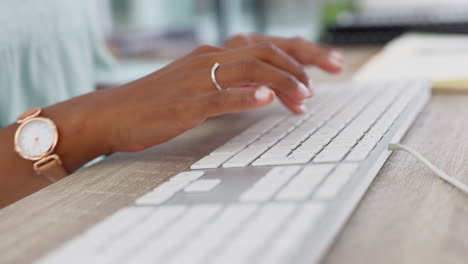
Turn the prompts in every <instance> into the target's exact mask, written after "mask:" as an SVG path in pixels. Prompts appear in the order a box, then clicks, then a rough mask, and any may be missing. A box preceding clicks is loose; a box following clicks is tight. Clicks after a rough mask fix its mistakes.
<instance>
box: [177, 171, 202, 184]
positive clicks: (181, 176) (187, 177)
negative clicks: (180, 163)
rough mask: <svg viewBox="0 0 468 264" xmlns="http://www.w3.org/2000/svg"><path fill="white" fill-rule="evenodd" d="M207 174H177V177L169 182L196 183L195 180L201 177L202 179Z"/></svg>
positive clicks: (190, 172) (193, 172) (185, 172)
mask: <svg viewBox="0 0 468 264" xmlns="http://www.w3.org/2000/svg"><path fill="white" fill-rule="evenodd" d="M204 174H205V172H204V171H200V170H199V171H184V172H181V173H179V174H177V175H176V176H174V177H172V178H171V179H169V181H171V182H175V181H184V182H185V181H189V182H191V181H194V180H198V179H199V178H200V177H202V176H203V175H204Z"/></svg>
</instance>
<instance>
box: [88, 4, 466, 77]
mask: <svg viewBox="0 0 468 264" xmlns="http://www.w3.org/2000/svg"><path fill="white" fill-rule="evenodd" d="M96 3H97V5H98V6H97V7H98V8H97V10H98V14H97V16H98V18H99V21H100V22H101V25H102V28H103V31H104V33H105V36H106V38H107V42H108V45H109V47H110V48H111V50H112V52H113V54H114V55H115V56H116V57H117V58H118V59H119V62H120V63H119V67H117V68H116V69H115V71H113V72H112V73H103V74H100V75H98V78H97V79H98V82H99V83H101V84H109V85H117V84H122V83H125V82H128V81H131V80H134V79H135V78H137V77H140V76H143V75H145V74H148V73H150V72H152V71H154V70H155V69H158V68H160V67H162V66H164V65H165V64H167V63H168V62H170V61H171V60H172V59H173V58H175V57H178V56H180V55H183V54H185V53H187V52H189V51H190V50H192V49H193V48H194V47H196V46H197V45H200V44H211V45H219V44H222V43H223V42H224V41H225V40H226V39H227V38H228V37H229V36H232V35H234V34H238V33H253V32H256V33H261V34H269V35H275V36H283V37H293V36H301V37H303V38H306V39H309V40H312V41H317V42H321V43H325V44H328V45H331V46H339V47H340V48H343V47H347V46H366V45H374V46H376V45H377V46H381V45H383V44H385V43H387V42H389V41H390V40H392V39H394V38H396V37H398V36H400V35H402V34H403V33H405V32H408V31H411V32H436V33H438V32H440V33H464V34H466V33H468V0H411V1H410V0H392V1H388V0H96Z"/></svg>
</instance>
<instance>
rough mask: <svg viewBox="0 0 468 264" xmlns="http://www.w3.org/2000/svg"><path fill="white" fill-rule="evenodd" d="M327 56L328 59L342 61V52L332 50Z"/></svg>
mask: <svg viewBox="0 0 468 264" xmlns="http://www.w3.org/2000/svg"><path fill="white" fill-rule="evenodd" d="M328 57H329V58H330V59H334V60H336V61H343V60H344V59H343V53H341V52H340V51H337V50H334V51H332V52H330V54H329V55H328Z"/></svg>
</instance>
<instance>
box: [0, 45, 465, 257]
mask: <svg viewBox="0 0 468 264" xmlns="http://www.w3.org/2000/svg"><path fill="white" fill-rule="evenodd" d="M374 51H375V50H372V49H364V50H362V49H358V50H351V51H348V53H347V54H348V60H349V61H351V62H352V64H350V66H349V67H348V68H349V70H348V74H349V73H350V72H352V71H353V69H356V67H357V66H358V65H359V64H360V63H361V62H362V60H363V59H364V58H366V57H368V56H369V54H371V53H372V52H374ZM346 75H347V74H345V75H344V76H343V77H346ZM315 76H316V78H318V79H321V78H323V77H322V75H321V74H316V75H315ZM343 77H342V78H343ZM264 112H265V111H256V112H254V113H249V114H247V113H243V114H235V115H228V116H224V117H221V118H215V119H212V120H209V121H208V122H207V123H205V124H204V125H202V126H200V127H198V128H196V129H195V130H193V131H191V132H190V133H187V134H185V135H183V136H181V137H178V138H177V139H175V140H173V141H171V142H169V143H166V144H163V145H160V146H157V147H154V148H152V149H149V150H147V151H144V152H140V153H131V154H120V153H119V154H115V155H113V156H111V157H110V158H109V159H107V160H106V161H104V162H102V163H100V164H98V165H95V166H92V167H90V168H87V169H83V170H81V171H79V172H77V173H75V174H74V175H72V176H70V177H68V178H66V179H64V180H62V181H60V182H58V183H56V184H54V185H52V186H49V187H48V188H46V189H44V190H42V191H40V192H37V193H36V194H34V195H31V196H29V197H27V198H25V199H23V200H21V201H19V202H17V203H15V204H13V205H11V206H9V207H7V208H5V209H3V210H0V263H29V262H31V261H33V260H35V259H37V258H38V257H40V256H41V255H44V254H46V253H47V252H49V251H50V250H53V249H54V248H55V247H57V246H59V245H60V244H62V243H63V242H64V241H66V240H68V239H70V238H72V237H73V236H75V235H77V234H79V233H80V232H82V231H83V230H85V229H86V228H88V227H90V226H92V225H93V224H94V223H96V221H98V220H100V219H103V218H104V217H106V216H108V215H109V214H111V213H112V212H114V211H116V210H118V209H119V208H121V207H123V206H125V205H126V204H128V203H130V202H132V201H133V200H134V199H135V198H137V197H138V196H140V195H142V194H143V193H145V192H146V191H148V190H150V189H152V188H154V187H155V186H157V185H158V184H159V183H161V182H162V181H163V180H164V179H166V178H167V177H170V176H172V175H174V174H176V173H177V172H179V171H182V170H184V169H186V168H188V167H189V166H190V165H191V164H192V163H193V162H195V161H196V160H198V159H199V158H201V157H202V156H204V154H206V153H208V152H209V151H210V150H212V149H214V148H215V147H216V146H218V145H220V144H221V143H223V142H224V141H226V140H227V139H228V138H229V137H231V136H233V135H235V134H236V133H238V131H241V130H242V129H243V128H244V127H246V126H248V125H249V124H250V123H252V122H254V120H255V118H258V116H259V115H261V114H263V113H264ZM467 116H468V95H458V96H454V95H452V96H451V95H436V96H434V97H433V98H432V100H431V102H430V103H429V105H428V106H427V107H426V108H425V110H424V112H423V113H422V114H421V115H420V116H419V118H418V119H417V121H416V123H415V124H414V125H413V126H412V128H411V129H410V131H409V132H408V133H407V135H406V136H405V138H404V140H403V142H404V143H405V144H408V145H410V146H412V147H414V148H416V149H417V150H419V151H420V152H421V153H422V154H423V155H425V156H426V157H428V158H429V159H430V160H432V161H434V163H435V164H436V165H438V166H440V167H441V168H442V169H443V170H445V171H446V172H447V173H449V174H450V175H453V176H455V177H457V178H459V179H462V180H463V181H464V182H468V162H467V160H468V133H467V130H468V117H467ZM226 124H229V125H226ZM188 139H190V140H188ZM168 153H169V155H168ZM467 223H468V197H466V196H464V195H463V194H461V193H460V192H458V191H456V190H454V189H453V188H452V187H450V186H449V185H447V184H446V183H444V182H442V181H441V180H439V179H438V178H436V177H435V176H434V175H433V174H432V173H430V172H429V171H428V170H427V169H425V168H424V167H423V166H422V165H421V164H420V163H418V162H417V161H415V160H414V159H413V158H412V157H410V156H409V155H408V154H405V153H395V154H393V155H392V156H391V157H390V159H389V160H388V162H387V163H386V165H385V166H384V168H383V169H382V171H381V172H380V173H379V175H378V176H377V178H376V179H375V181H374V182H373V184H372V185H371V187H370V189H369V191H368V193H367V194H366V195H365V197H364V199H363V201H362V202H361V204H360V205H359V207H358V208H357V210H356V211H355V212H354V214H353V215H352V217H351V218H350V220H349V222H348V224H347V225H346V227H345V228H344V229H343V231H342V232H341V234H340V235H339V236H338V238H337V240H336V242H335V243H334V245H333V246H332V248H331V250H330V251H329V253H328V255H327V256H326V257H325V259H324V262H325V263H466V262H467V260H468V225H467Z"/></svg>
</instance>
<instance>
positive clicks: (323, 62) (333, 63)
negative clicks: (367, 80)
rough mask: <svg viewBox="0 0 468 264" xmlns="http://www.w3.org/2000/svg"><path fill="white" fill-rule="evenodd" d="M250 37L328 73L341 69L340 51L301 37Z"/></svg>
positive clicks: (341, 58) (342, 62) (342, 61)
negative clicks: (272, 45)
mask: <svg viewBox="0 0 468 264" xmlns="http://www.w3.org/2000/svg"><path fill="white" fill-rule="evenodd" d="M250 38H251V39H252V40H253V41H255V42H271V43H273V44H275V45H276V46H278V47H279V48H281V49H282V50H284V51H285V52H286V53H288V54H289V55H291V56H292V57H294V58H295V59H296V60H297V61H299V62H300V63H302V64H304V65H316V66H318V67H319V68H321V69H323V70H325V71H327V72H330V73H337V72H340V71H341V70H342V69H343V65H344V60H343V55H342V53H341V52H340V51H338V50H334V49H330V48H327V47H324V46H321V45H319V44H316V43H312V42H310V41H307V40H305V39H303V38H300V37H295V38H278V37H266V36H262V35H256V34H255V35H251V37H250Z"/></svg>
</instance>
